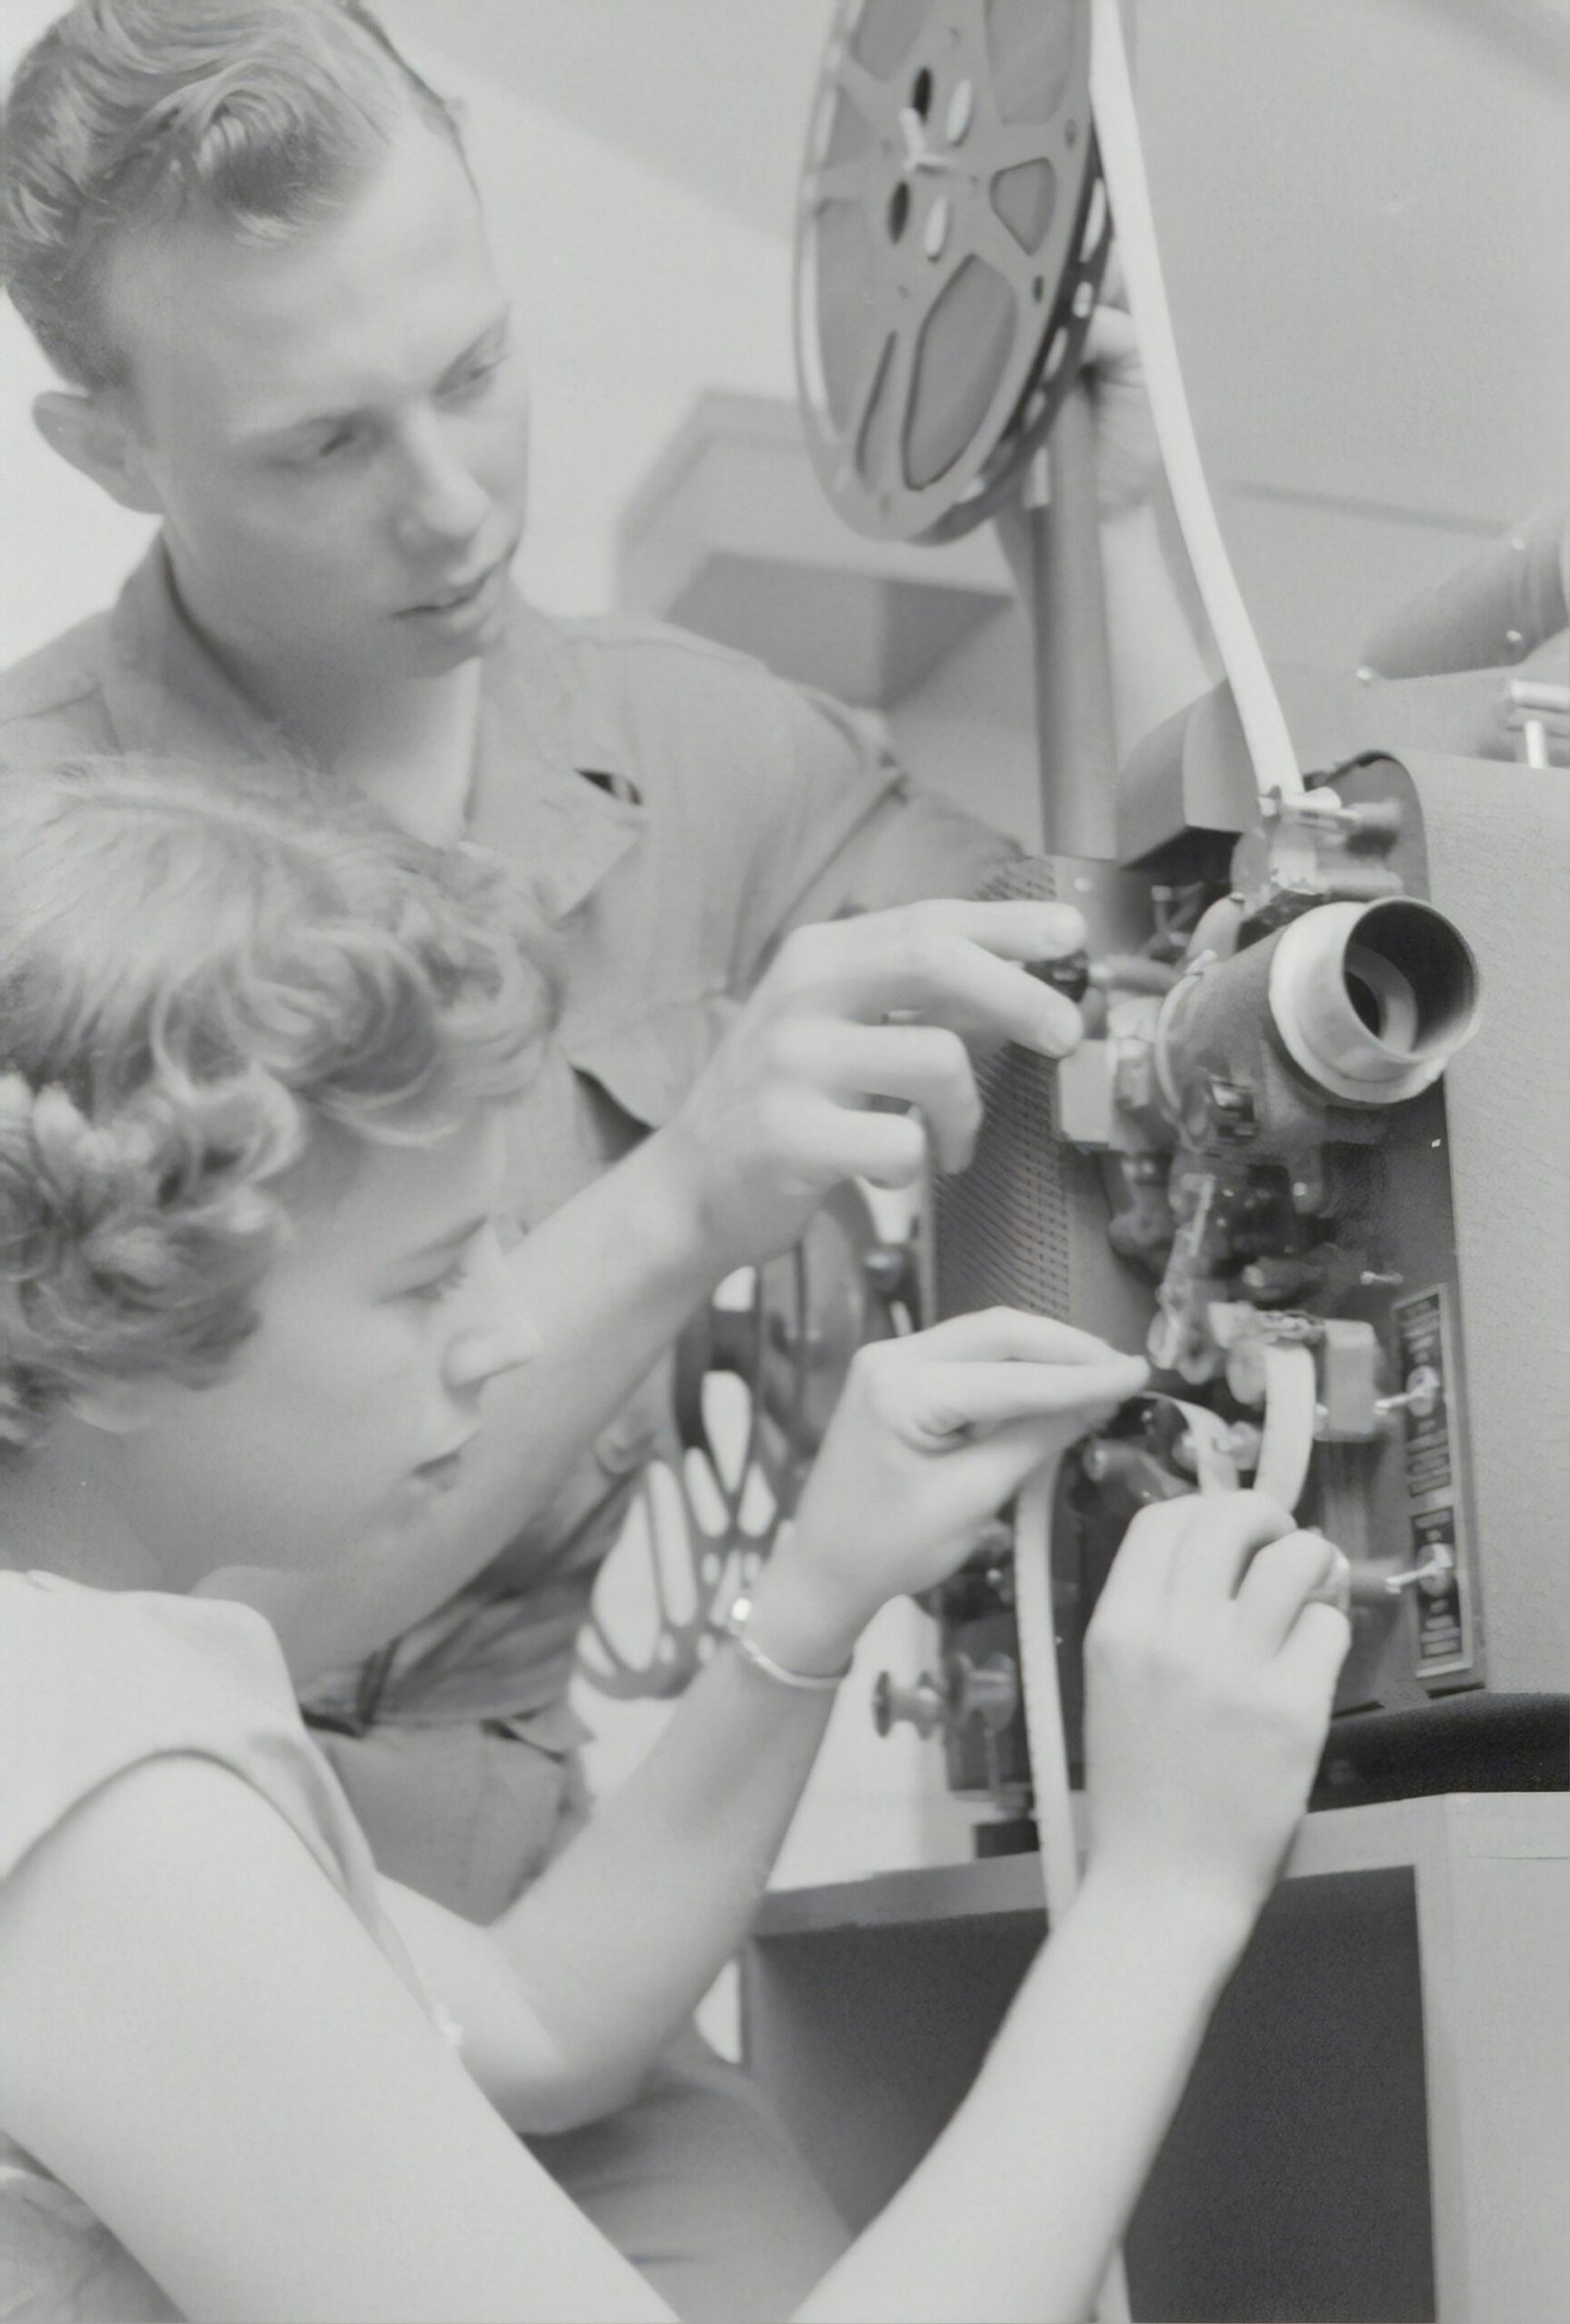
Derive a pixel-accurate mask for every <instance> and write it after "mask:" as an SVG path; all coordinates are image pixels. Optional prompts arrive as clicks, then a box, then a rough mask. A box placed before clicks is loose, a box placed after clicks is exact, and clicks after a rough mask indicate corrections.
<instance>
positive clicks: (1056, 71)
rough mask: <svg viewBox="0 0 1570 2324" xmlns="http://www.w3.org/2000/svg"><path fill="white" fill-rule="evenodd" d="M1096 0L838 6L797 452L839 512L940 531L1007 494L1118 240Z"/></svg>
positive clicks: (886, 529) (808, 275) (825, 103)
mask: <svg viewBox="0 0 1570 2324" xmlns="http://www.w3.org/2000/svg"><path fill="white" fill-rule="evenodd" d="M1089 70H1090V12H1089V8H1088V6H1087V5H1086V0H841V6H840V9H839V13H838V15H837V17H836V19H835V24H834V29H833V32H832V34H831V36H830V40H829V45H828V49H827V53H826V55H825V57H824V62H823V68H822V74H821V77H820V80H819V84H818V88H817V92H816V94H815V96H814V99H813V106H812V115H811V129H810V131H809V137H808V152H807V161H806V167H805V171H804V175H803V180H802V188H801V206H800V216H799V221H798V232H797V247H796V352H797V369H798V376H799V379H800V384H801V393H802V406H803V416H804V422H805V425H806V429H807V440H808V447H809V449H810V451H811V457H812V464H813V466H814V468H815V469H816V471H817V474H818V478H819V480H820V482H821V483H822V485H823V488H824V490H825V491H826V492H827V493H828V495H829V497H830V499H831V500H832V502H833V504H834V506H835V508H836V509H837V510H838V512H839V514H840V515H841V516H842V517H844V518H845V520H846V522H847V523H848V524H850V525H852V526H854V527H855V529H856V530H857V531H858V532H861V533H868V534H872V535H875V536H877V537H879V538H881V539H884V540H898V541H916V540H925V541H944V540H951V539H954V538H955V537H957V536H958V535H959V534H961V533H966V532H968V531H969V530H970V528H971V527H972V526H973V525H976V524H979V523H980V522H981V521H982V519H983V518H985V517H988V516H990V515H991V514H992V513H993V512H994V511H995V510H996V509H997V508H998V506H999V505H1000V504H1001V503H1002V502H1003V501H1004V500H1005V499H1007V498H1008V497H1010V496H1011V495H1012V494H1015V493H1017V492H1018V490H1019V485H1020V479H1021V469H1022V467H1023V465H1024V463H1025V462H1026V461H1027V460H1028V458H1029V456H1030V454H1031V453H1032V452H1033V451H1034V450H1035V448H1036V447H1037V445H1039V444H1040V443H1041V441H1042V440H1043V439H1044V438H1045V436H1046V434H1047V431H1048V429H1049V428H1050V427H1051V425H1052V421H1053V418H1054V415H1055V414H1056V412H1057V409H1058V407H1059V404H1060V403H1061V402H1062V399H1063V396H1064V394H1065V393H1066V392H1067V390H1068V387H1069V386H1070V384H1071V382H1072V381H1073V376H1074V373H1075V370H1076V368H1077V364H1078V359H1079V354H1080V350H1081V347H1082V345H1083V341H1084V335H1085V331H1086V329H1087V328H1088V325H1089V321H1090V316H1091V313H1092V311H1093V309H1094V306H1095V302H1096V295H1097V291H1098V288H1099V285H1100V281H1101V276H1102V273H1103V270H1104V268H1105V264H1106V258H1107V252H1108V248H1109V244H1110V240H1111V232H1110V219H1109V214H1108V206H1107V199H1106V194H1105V191H1104V188H1103V186H1102V182H1101V177H1100V171H1099V168H1098V164H1097V158H1096V142H1095V135H1094V131H1093V129H1092V125H1091V115H1090V95H1089Z"/></svg>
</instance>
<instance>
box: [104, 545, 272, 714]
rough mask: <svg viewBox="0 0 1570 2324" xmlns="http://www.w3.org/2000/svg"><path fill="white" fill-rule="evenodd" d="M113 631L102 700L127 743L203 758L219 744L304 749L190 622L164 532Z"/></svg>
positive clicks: (124, 596) (124, 597) (130, 586)
mask: <svg viewBox="0 0 1570 2324" xmlns="http://www.w3.org/2000/svg"><path fill="white" fill-rule="evenodd" d="M109 635H110V652H109V657H108V662H107V666H106V668H105V671H104V678H103V692H104V701H105V706H106V707H107V709H108V712H109V718H110V723H111V725H112V726H113V727H114V730H115V733H116V736H117V737H118V738H119V741H120V744H121V748H122V749H126V750H152V751H158V752H161V753H163V754H165V755H168V756H176V755H182V754H188V755H192V756H197V757H203V758H206V757H209V756H211V755H212V753H213V752H214V750H215V749H216V750H217V751H218V752H219V754H220V755H221V757H223V758H227V759H231V760H233V759H235V758H243V759H258V758H261V759H277V758H279V757H280V756H285V757H288V756H297V755H298V753H297V749H295V748H294V747H293V746H291V745H290V743H289V740H288V736H287V735H286V734H285V733H284V732H283V730H282V728H280V727H278V726H275V725H274V724H273V722H272V721H271V720H270V719H268V718H265V717H263V715H262V713H261V712H260V711H259V710H258V709H256V708H255V706H254V705H253V704H252V703H251V702H250V701H249V700H248V699H247V698H246V697H245V696H244V695H243V694H241V692H240V691H239V688H238V687H237V686H235V684H234V682H233V681H232V680H231V679H230V678H228V677H227V676H226V675H225V673H224V672H223V670H221V669H220V668H219V666H218V663H217V662H216V661H215V660H214V659H213V657H212V655H211V654H210V653H209V652H208V650H207V647H206V646H204V645H203V644H202V642H201V640H200V638H198V637H197V635H196V633H195V631H194V630H193V629H192V628H191V626H190V623H189V622H188V621H187V620H186V618H185V614H184V611H183V607H182V606H181V603H180V600H179V598H178V597H177V596H176V594H175V585H174V577H173V575H172V574H171V572H170V568H169V557H168V553H167V551H166V550H165V547H164V543H163V541H162V539H161V538H160V539H159V540H157V541H155V542H153V544H152V547H151V548H150V549H149V550H148V552H147V554H146V556H144V557H143V559H142V561H141V563H140V564H139V565H138V566H137V567H136V569H135V571H134V572H133V573H132V574H131V578H130V580H129V581H128V582H127V583H126V586H125V588H124V589H123V590H122V591H121V593H120V596H119V599H118V601H117V603H116V605H115V609H114V612H113V614H112V615H111V617H110V625H109Z"/></svg>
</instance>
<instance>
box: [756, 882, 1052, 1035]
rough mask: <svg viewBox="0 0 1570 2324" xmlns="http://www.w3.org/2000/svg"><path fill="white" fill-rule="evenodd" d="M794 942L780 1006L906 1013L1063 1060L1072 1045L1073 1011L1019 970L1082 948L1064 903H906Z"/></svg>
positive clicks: (780, 982) (782, 977)
mask: <svg viewBox="0 0 1570 2324" xmlns="http://www.w3.org/2000/svg"><path fill="white" fill-rule="evenodd" d="M791 941H792V949H791V951H790V954H789V956H788V957H787V955H784V954H782V955H781V956H780V961H779V962H778V963H777V964H776V966H777V969H778V979H777V994H778V998H779V1001H780V1004H781V1006H786V1005H791V1006H795V1007H801V1006H802V1005H803V1004H804V1003H806V1004H809V1005H811V1006H812V1007H814V1009H815V1011H817V1012H822V1011H824V1010H826V1011H828V1012H829V1013H830V1014H832V1015H835V1016H844V1017H851V1018H854V1019H858V1020H860V1021H862V1022H864V1023H871V1024H876V1023H879V1022H881V1021H882V1020H883V1019H884V1018H885V1017H887V1016H889V1015H891V1014H893V1013H896V1012H910V1013H912V1014H915V1015H916V1016H919V1017H922V1018H923V1019H925V1020H927V1021H928V1022H930V1023H934V1024H940V1025H947V1026H948V1027H949V1028H950V1030H951V1031H953V1032H957V1033H963V1034H966V1035H968V1036H969V1037H973V1038H975V1039H977V1040H983V1041H989V1042H995V1041H1019V1042H1021V1043H1022V1044H1023V1046H1024V1047H1026V1048H1028V1049H1033V1050H1036V1051H1038V1052H1040V1053H1041V1054H1042V1055H1044V1056H1048V1057H1062V1056H1066V1055H1067V1054H1068V1052H1069V1050H1071V1049H1073V1047H1074V1046H1075V1045H1076V1043H1077V1042H1078V1039H1079V1035H1080V1030H1081V1028H1080V1023H1079V1014H1078V1011H1077V1009H1075V1008H1074V1007H1073V1004H1072V1003H1071V1002H1069V1001H1067V1000H1066V999H1065V997H1064V996H1063V995H1062V994H1061V993H1058V992H1054V991H1053V989H1052V988H1051V987H1050V986H1049V985H1046V984H1044V983H1042V981H1041V980H1040V979H1039V978H1037V977H1031V976H1026V975H1024V974H1022V973H1021V968H1020V967H1019V966H1018V965H1016V963H1019V962H1024V961H1030V960H1048V959H1059V958H1062V957H1063V955H1065V954H1066V953H1071V952H1075V951H1077V950H1079V949H1080V947H1081V946H1082V945H1083V943H1084V922H1083V921H1082V919H1081V918H1080V916H1079V914H1078V913H1077V912H1076V911H1073V909H1072V908H1071V907H1069V906H1067V905H1064V904H1034V903H1019V902H1015V903H1004V904H911V905H906V906H904V907H902V908H901V909H900V910H897V911H888V912H869V913H866V914H864V916H863V917H861V918H859V919H855V920H845V921H840V922H836V923H835V924H834V926H832V927H829V928H812V929H804V930H802V931H800V932H799V935H798V937H796V938H793V939H792V940H791ZM774 974H775V971H773V970H771V971H770V975H771V976H772V975H774Z"/></svg>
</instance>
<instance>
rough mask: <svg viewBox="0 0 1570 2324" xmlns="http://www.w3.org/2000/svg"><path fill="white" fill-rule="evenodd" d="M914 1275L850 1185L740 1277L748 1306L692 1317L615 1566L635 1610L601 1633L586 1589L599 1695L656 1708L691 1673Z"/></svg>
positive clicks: (905, 1302) (586, 1661) (782, 1518)
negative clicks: (665, 1422) (801, 1232)
mask: <svg viewBox="0 0 1570 2324" xmlns="http://www.w3.org/2000/svg"><path fill="white" fill-rule="evenodd" d="M912 1273H914V1269H913V1268H912V1267H911V1265H909V1255H908V1254H906V1253H904V1251H903V1249H902V1247H900V1246H889V1245H884V1244H881V1243H880V1242H879V1241H878V1240H877V1237H876V1234H875V1231H874V1228H873V1224H872V1218H871V1214H870V1213H869V1211H868V1209H867V1206H866V1204H865V1202H864V1199H863V1198H862V1197H861V1196H860V1195H859V1194H857V1192H856V1191H855V1189H854V1188H850V1187H845V1188H841V1189H840V1190H838V1192H837V1193H836V1194H834V1195H832V1196H831V1197H830V1198H829V1200H828V1202H827V1203H825V1204H824V1206H823V1208H822V1209H821V1210H820V1211H819V1213H818V1214H817V1215H816V1217H815V1218H814V1219H813V1221H812V1223H811V1227H810V1228H809V1229H808V1233H807V1235H806V1236H805V1237H804V1239H803V1241H802V1242H801V1243H800V1244H799V1245H798V1246H797V1247H796V1249H795V1250H794V1251H791V1252H789V1253H787V1254H786V1255H785V1257H784V1258H782V1259H777V1260H773V1261H770V1262H769V1263H768V1264H767V1265H765V1266H761V1267H757V1268H754V1269H752V1270H751V1279H750V1283H749V1286H748V1289H747V1293H746V1304H745V1305H743V1306H737V1305H735V1304H733V1303H732V1304H721V1302H722V1301H723V1300H724V1296H725V1293H726V1291H727V1289H728V1288H729V1286H721V1293H720V1295H719V1297H718V1298H716V1301H715V1302H714V1303H713V1304H712V1305H710V1306H709V1307H707V1308H705V1309H703V1310H702V1311H700V1313H699V1314H698V1315H697V1316H696V1317H694V1318H693V1320H692V1322H691V1324H690V1325H689V1326H688V1329H687V1331H686V1332H685V1333H684V1334H683V1336H682V1340H681V1343H680V1345H679V1347H678V1350H677V1361H676V1370H675V1393H674V1420H675V1436H676V1441H675V1442H674V1443H673V1445H672V1446H671V1448H670V1449H669V1451H668V1453H667V1454H666V1455H665V1456H664V1457H662V1458H660V1459H658V1460H655V1461H654V1462H652V1463H651V1464H650V1466H649V1467H648V1469H646V1470H645V1472H644V1474H643V1476H642V1477H641V1479H640V1481H639V1490H638V1495H637V1499H636V1502H635V1505H634V1508H633V1511H632V1513H631V1515H630V1517H629V1520H628V1524H627V1527H626V1530H625V1532H624V1534H623V1537H622V1540H621V1542H620V1543H619V1544H618V1546H617V1549H616V1551H615V1553H614V1558H613V1560H612V1565H613V1567H614V1568H615V1569H616V1570H617V1576H616V1591H617V1593H618V1594H619V1592H620V1589H621V1585H622V1584H623V1583H629V1582H630V1583H633V1584H635V1585H636V1596H637V1599H638V1601H639V1603H638V1605H637V1606H636V1607H635V1609H634V1611H633V1614H632V1616H631V1617H630V1618H628V1619H627V1620H626V1621H624V1622H622V1621H618V1622H611V1621H610V1620H609V1619H608V1618H607V1615H606V1613H605V1611H604V1610H603V1608H602V1604H601V1603H600V1599H601V1595H602V1593H601V1592H599V1591H597V1594H596V1603H595V1605H594V1606H593V1607H592V1608H591V1611H590V1615H589V1618H588V1621H587V1622H586V1624H585V1627H584V1631H583V1635H582V1639H581V1641H580V1652H579V1667H580V1669H581V1670H582V1671H583V1673H584V1675H585V1677H586V1678H589V1680H590V1681H591V1683H592V1684H593V1685H595V1686H596V1687H597V1688H598V1689H599V1690H600V1691H601V1692H602V1693H603V1694H607V1695H611V1696H614V1697H618V1698H622V1699H630V1698H633V1697H637V1696H646V1695H647V1696H652V1697H664V1696H668V1695H673V1694H677V1693H679V1692H680V1691H681V1689H682V1688H683V1687H684V1686H686V1685H687V1684H688V1683H689V1682H690V1681H691V1679H692V1678H695V1677H696V1675H697V1673H698V1671H699V1670H700V1669H701V1668H702V1665H703V1663H704V1661H705V1660H706V1658H707V1655H708V1653H710V1652H711V1651H712V1649H713V1646H714V1644H715V1641H716V1639H717V1638H718V1636H719V1634H720V1630H721V1626H722V1625H723V1622H724V1619H725V1616H726V1614H727V1613H728V1612H729V1610H730V1607H731V1605H732V1603H733V1602H734V1600H735V1598H736V1597H737V1596H738V1595H739V1594H740V1593H741V1592H742V1591H743V1590H745V1589H746V1588H747V1587H748V1586H749V1584H750V1583H751V1581H752V1580H753V1578H754V1576H755V1575H756V1574H757V1572H758V1570H759V1567H760V1566H761V1564H762V1563H763V1560H764V1559H765V1558H766V1557H767V1556H768V1555H769V1553H770V1551H771V1550H772V1548H773V1546H774V1543H775V1540H776V1539H777V1537H778V1534H779V1530H780V1527H781V1525H782V1524H785V1523H786V1522H787V1521H788V1519H789V1518H790V1517H791V1515H792V1513H793V1511H794V1510H795V1507H796V1504H797V1501H798V1499H799V1497H800V1494H801V1490H802V1486H803V1484H804V1483H805V1481H806V1477H807V1473H808V1471H809V1469H810V1467H811V1461H812V1458H813V1455H814V1454H815V1453H816V1450H817V1447H818V1445H819V1444H820V1443H821V1442H822V1438H823V1433H824V1430H825V1429H826V1428H827V1426H828V1422H829V1420H830V1418H831V1416H832V1414H833V1410H834V1406H835V1404H836V1403H837V1402H838V1399H839V1393H840V1390H841V1388H842V1387H843V1385H844V1379H845V1372H846V1369H847V1368H848V1366H849V1364H850V1361H851V1358H852V1356H854V1354H855V1353H856V1350H857V1349H858V1348H859V1347H860V1346H861V1345H862V1343H863V1342H864V1340H866V1339H876V1338H884V1337H886V1336H888V1335H889V1334H890V1333H892V1332H893V1331H895V1330H896V1329H899V1328H901V1324H902V1318H903V1319H904V1322H905V1323H906V1324H907V1325H908V1324H909V1320H910V1305H911V1295H910V1294H909V1293H908V1291H907V1289H906V1287H905V1279H906V1277H907V1276H908V1275H910V1274H912ZM735 1280H736V1279H735V1278H732V1283H733V1284H734V1282H735ZM678 1576H679V1586H673V1582H674V1581H675V1579H676V1577H678ZM605 1594H606V1595H608V1594H611V1593H609V1592H607V1593H605ZM631 1628H636V1629H638V1631H639V1632H640V1636H639V1640H638V1643H636V1644H635V1643H634V1642H633V1641H632V1639H631V1638H629V1637H628V1636H626V1635H625V1634H624V1631H625V1630H626V1629H631Z"/></svg>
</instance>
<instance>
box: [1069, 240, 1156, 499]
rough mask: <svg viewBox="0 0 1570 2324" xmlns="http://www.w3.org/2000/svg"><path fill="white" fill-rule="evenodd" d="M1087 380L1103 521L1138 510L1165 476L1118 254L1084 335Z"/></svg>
mask: <svg viewBox="0 0 1570 2324" xmlns="http://www.w3.org/2000/svg"><path fill="white" fill-rule="evenodd" d="M1083 378H1084V383H1085V387H1086V388H1087V390H1088V392H1089V396H1090V408H1091V412H1092V415H1093V418H1094V423H1095V435H1096V499H1097V502H1098V504H1099V506H1100V509H1101V513H1102V515H1103V516H1104V517H1108V516H1118V515H1121V514H1122V513H1123V512H1124V511H1125V510H1127V509H1130V508H1139V507H1142V506H1143V505H1144V503H1145V502H1146V501H1147V500H1148V499H1149V498H1150V495H1151V493H1152V491H1154V490H1155V486H1156V480H1157V478H1158V477H1159V476H1160V474H1161V446H1160V443H1159V442H1158V441H1157V438H1156V415H1155V413H1154V412H1153V411H1152V410H1151V408H1150V393H1149V390H1148V388H1147V387H1146V386H1145V367H1144V363H1143V360H1142V359H1141V356H1140V353H1139V339H1138V335H1137V334H1136V332H1135V330H1134V323H1133V317H1132V316H1131V315H1130V314H1129V312H1128V306H1127V299H1126V296H1125V292H1124V288H1123V281H1122V276H1121V273H1120V270H1119V267H1118V259H1117V254H1116V252H1114V254H1113V259H1112V264H1111V265H1110V267H1109V268H1108V270H1107V280H1106V282H1105V283H1104V284H1103V285H1102V294H1101V304H1100V305H1099V306H1098V307H1097V309H1096V311H1095V313H1094V314H1093V315H1092V316H1091V318H1090V329H1089V330H1088V331H1087V332H1086V334H1085V351H1084V367H1083Z"/></svg>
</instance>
